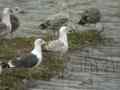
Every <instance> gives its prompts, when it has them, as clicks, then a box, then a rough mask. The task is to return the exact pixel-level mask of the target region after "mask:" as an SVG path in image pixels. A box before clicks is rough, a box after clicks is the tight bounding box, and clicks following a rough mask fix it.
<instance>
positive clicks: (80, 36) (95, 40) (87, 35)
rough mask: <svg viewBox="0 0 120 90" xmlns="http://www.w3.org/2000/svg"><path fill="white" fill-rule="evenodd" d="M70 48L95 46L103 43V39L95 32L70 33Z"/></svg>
mask: <svg viewBox="0 0 120 90" xmlns="http://www.w3.org/2000/svg"><path fill="white" fill-rule="evenodd" d="M68 41H69V46H70V48H78V47H82V46H86V45H87V46H96V45H98V44H103V43H104V37H103V36H101V34H100V33H98V32H97V31H95V30H89V31H82V32H72V33H69V34H68Z"/></svg>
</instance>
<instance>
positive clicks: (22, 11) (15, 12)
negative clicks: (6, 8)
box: [11, 7, 25, 14]
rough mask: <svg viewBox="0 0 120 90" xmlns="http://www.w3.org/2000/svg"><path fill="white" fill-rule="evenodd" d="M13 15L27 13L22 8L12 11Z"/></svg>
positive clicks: (15, 8)
mask: <svg viewBox="0 0 120 90" xmlns="http://www.w3.org/2000/svg"><path fill="white" fill-rule="evenodd" d="M11 13H13V14H17V13H21V14H23V13H25V11H24V10H22V9H21V8H20V7H14V8H12V9H11Z"/></svg>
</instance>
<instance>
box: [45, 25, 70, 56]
mask: <svg viewBox="0 0 120 90" xmlns="http://www.w3.org/2000/svg"><path fill="white" fill-rule="evenodd" d="M68 31H70V29H69V28H68V27H67V26H62V27H61V28H60V30H59V38H58V39H57V40H53V41H49V42H48V44H46V45H45V49H46V50H47V51H53V52H60V53H61V54H64V53H66V52H67V50H68V48H69V46H68V38H67V33H68Z"/></svg>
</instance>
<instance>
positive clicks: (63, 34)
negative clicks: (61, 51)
mask: <svg viewBox="0 0 120 90" xmlns="http://www.w3.org/2000/svg"><path fill="white" fill-rule="evenodd" d="M59 40H60V41H62V42H63V43H64V44H65V45H66V46H68V39H67V33H66V32H61V33H60V34H59Z"/></svg>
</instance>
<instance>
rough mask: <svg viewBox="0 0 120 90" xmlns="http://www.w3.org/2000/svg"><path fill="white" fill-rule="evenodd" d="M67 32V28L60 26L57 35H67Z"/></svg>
mask: <svg viewBox="0 0 120 90" xmlns="http://www.w3.org/2000/svg"><path fill="white" fill-rule="evenodd" d="M67 32H68V27H67V26H62V27H61V28H60V30H59V33H67Z"/></svg>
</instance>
